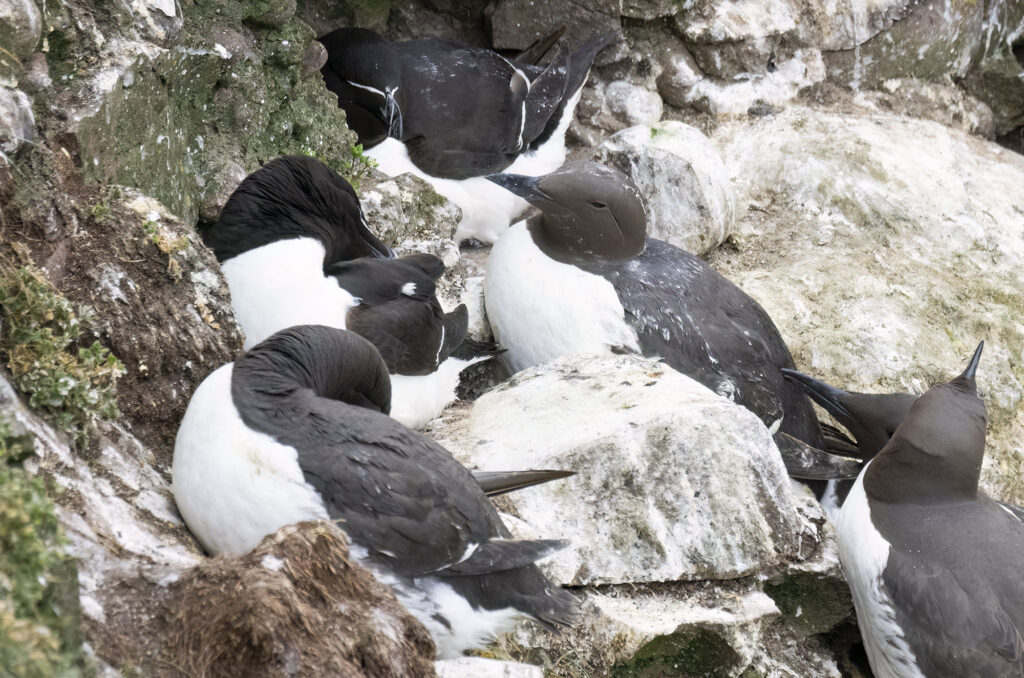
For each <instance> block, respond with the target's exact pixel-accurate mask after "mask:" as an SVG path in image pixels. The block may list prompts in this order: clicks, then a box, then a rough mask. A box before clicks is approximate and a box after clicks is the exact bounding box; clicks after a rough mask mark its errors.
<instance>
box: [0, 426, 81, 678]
mask: <svg viewBox="0 0 1024 678" xmlns="http://www.w3.org/2000/svg"><path fill="white" fill-rule="evenodd" d="M32 450H33V442H32V437H31V436H29V435H26V434H20V435H19V434H15V433H14V432H13V430H12V427H11V424H10V422H8V421H7V420H6V419H0V676H4V678H7V677H8V676H12V677H13V676H17V677H18V678H37V677H38V678H49V677H51V676H78V675H82V671H83V668H84V662H83V657H82V649H81V646H82V643H81V638H80V636H79V618H80V611H79V607H78V578H77V573H76V570H75V564H74V561H73V560H72V559H70V558H69V557H68V556H67V555H65V553H64V551H63V546H64V538H63V536H62V534H61V530H60V527H59V524H58V521H57V516H56V514H55V513H54V506H53V503H52V502H51V501H50V499H49V498H48V497H47V495H46V488H45V484H44V482H43V481H42V480H41V479H39V478H36V477H33V476H32V475H30V474H29V473H28V472H26V471H25V469H24V468H22V467H21V462H22V461H23V460H24V459H25V458H26V457H29V456H31V455H32Z"/></svg>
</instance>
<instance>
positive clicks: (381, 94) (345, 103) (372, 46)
mask: <svg viewBox="0 0 1024 678" xmlns="http://www.w3.org/2000/svg"><path fill="white" fill-rule="evenodd" d="M320 42H321V43H323V45H324V47H325V48H326V49H327V63H326V64H324V66H323V68H321V69H320V72H321V74H322V75H323V77H324V80H325V82H326V84H327V87H328V89H330V90H331V91H332V92H334V93H335V94H337V95H338V105H339V106H341V107H342V108H343V109H345V115H346V116H347V118H348V126H349V127H350V128H351V129H352V130H353V131H354V132H355V133H356V134H358V135H359V142H360V143H362V144H363V145H364V146H366V147H372V146H376V145H377V144H379V143H380V142H382V141H384V139H386V138H387V137H389V136H390V137H394V138H395V139H401V138H402V131H403V129H402V111H401V110H400V108H399V106H398V101H397V100H396V99H395V96H396V95H397V93H398V89H399V85H400V84H401V81H402V62H401V58H400V57H399V55H398V52H397V51H395V48H394V47H393V46H392V45H391V43H389V42H388V41H387V40H385V39H384V38H382V37H381V36H379V35H377V34H376V33H374V32H373V31H369V30H366V29H365V28H339V29H338V30H336V31H333V32H331V33H328V34H327V35H325V36H323V37H322V38H320Z"/></svg>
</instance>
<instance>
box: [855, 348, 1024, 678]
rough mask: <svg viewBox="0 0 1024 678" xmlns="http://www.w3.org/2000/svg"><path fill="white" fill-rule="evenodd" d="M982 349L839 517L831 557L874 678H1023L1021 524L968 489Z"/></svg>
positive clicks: (867, 472) (973, 473)
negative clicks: (845, 584) (835, 553)
mask: <svg viewBox="0 0 1024 678" xmlns="http://www.w3.org/2000/svg"><path fill="white" fill-rule="evenodd" d="M981 350H982V345H979V346H978V350H977V351H975V353H974V356H973V358H972V359H971V361H970V363H969V364H968V366H967V369H966V370H964V372H963V373H962V374H961V375H960V376H958V377H956V378H955V379H953V380H952V381H950V382H949V383H946V384H939V385H937V386H934V387H932V388H931V389H929V390H928V392H927V393H925V394H924V395H923V396H921V397H920V398H919V399H918V400H917V401H916V402H915V403H914V404H913V406H912V407H911V408H910V410H909V412H907V414H906V417H905V418H904V419H903V421H902V423H901V424H900V425H899V427H898V428H897V429H896V430H895V432H894V433H893V435H892V439H891V440H889V442H888V443H887V444H886V445H885V446H884V447H883V448H882V450H881V451H880V452H879V453H878V454H877V456H876V457H875V458H874V459H873V460H871V461H870V462H869V463H868V464H867V466H866V468H865V469H864V471H863V472H862V473H861V475H860V477H859V478H858V479H857V482H856V483H855V484H854V486H853V489H852V490H851V492H850V495H849V497H848V498H847V500H846V502H845V504H844V505H843V508H842V511H841V512H840V515H839V521H838V525H837V532H838V537H839V557H840V561H841V562H842V566H843V571H844V572H845V573H846V578H847V580H848V581H849V583H850V589H851V590H852V592H853V601H854V604H855V606H856V609H857V620H858V625H859V626H860V630H861V635H862V636H863V638H864V644H865V648H866V649H867V654H868V659H869V660H870V662H871V668H872V671H873V672H874V674H875V676H877V677H878V678H906V677H907V676H927V677H933V676H934V677H939V676H943V677H945V676H1024V584H1022V582H1021V571H1022V569H1024V522H1022V518H1021V515H1020V513H1018V512H1015V511H1013V510H1011V509H1010V508H1008V507H1006V506H1004V505H1002V504H1000V503H998V502H996V501H993V500H992V499H990V498H989V497H988V496H986V495H985V493H984V492H982V491H981V490H979V489H978V479H979V476H980V473H981V465H982V460H983V458H984V455H985V405H984V403H983V402H982V400H981V399H980V398H979V397H978V394H977V388H976V383H975V374H976V372H977V368H978V362H979V360H980V359H981Z"/></svg>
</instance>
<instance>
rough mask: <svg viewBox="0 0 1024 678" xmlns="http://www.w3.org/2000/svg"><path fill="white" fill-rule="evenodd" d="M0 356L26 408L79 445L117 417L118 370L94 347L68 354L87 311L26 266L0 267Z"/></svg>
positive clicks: (95, 344) (108, 355)
mask: <svg viewBox="0 0 1024 678" xmlns="http://www.w3.org/2000/svg"><path fill="white" fill-rule="evenodd" d="M0 311H2V321H3V327H2V330H3V332H2V334H0V354H2V355H3V357H4V358H5V359H6V361H7V367H8V368H9V369H10V371H11V376H12V380H13V383H14V386H15V387H16V388H17V389H18V390H20V391H21V392H22V393H25V394H27V395H28V397H29V405H30V406H31V407H33V408H34V409H39V410H42V411H43V412H45V413H47V414H48V415H50V417H52V418H53V420H54V422H55V424H56V425H57V426H58V427H59V428H61V429H63V430H65V431H67V432H68V433H71V434H72V435H74V436H75V438H76V439H77V440H78V441H79V442H80V443H81V442H84V441H85V440H86V439H87V437H88V431H89V428H90V427H91V425H92V423H93V422H94V421H95V420H96V419H97V418H100V417H102V418H106V419H111V418H114V417H116V416H118V414H119V412H118V410H117V395H116V384H117V379H118V377H120V376H121V375H122V374H124V365H122V364H121V361H119V360H118V359H117V358H116V357H115V356H113V355H111V353H110V352H109V351H108V350H107V349H105V348H103V346H102V345H101V344H100V343H99V342H93V344H92V345H91V346H88V347H85V348H79V349H78V351H77V352H73V351H72V350H71V345H72V344H73V343H74V342H75V341H77V340H78V339H79V338H80V337H81V336H82V331H83V325H88V324H89V322H90V321H91V319H92V311H91V310H90V309H88V308H87V307H84V306H79V307H77V308H76V307H75V306H74V305H72V303H71V302H70V301H68V299H67V298H65V297H64V296H63V295H61V294H60V293H59V292H58V291H57V290H56V289H54V288H53V286H52V285H51V284H50V283H49V281H47V280H46V278H45V277H43V275H42V273H40V272H39V271H38V270H37V269H35V268H33V267H31V266H14V265H11V264H9V263H0Z"/></svg>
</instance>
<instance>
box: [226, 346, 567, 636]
mask: <svg viewBox="0 0 1024 678" xmlns="http://www.w3.org/2000/svg"><path fill="white" fill-rule="evenodd" d="M231 390H232V398H233V400H234V403H235V407H236V408H237V410H238V412H239V415H240V416H241V418H242V420H243V422H244V423H245V424H246V425H247V426H249V427H250V428H253V429H255V430H258V431H261V432H263V433H266V434H267V435H269V436H271V437H272V438H274V439H275V440H276V441H278V442H280V443H282V444H285V445H289V446H292V447H294V448H295V449H296V450H297V451H298V463H299V466H300V467H301V469H302V473H303V475H304V476H305V478H306V481H307V482H308V483H309V484H310V485H312V486H313V487H314V488H315V489H316V490H317V492H318V493H319V494H320V496H321V498H322V500H323V502H324V506H325V507H326V509H327V512H328V514H329V515H330V517H331V518H332V519H335V520H338V521H339V523H340V525H341V526H342V527H343V529H344V530H345V531H346V533H347V534H348V535H349V537H350V538H351V539H352V541H353V542H354V543H355V544H358V545H360V546H362V547H364V548H366V549H367V550H368V552H369V557H370V559H371V560H372V561H374V562H376V563H378V564H379V565H381V566H383V567H386V568H387V569H388V570H390V571H392V572H394V573H396V574H398V575H400V576H402V577H407V578H412V577H420V576H428V575H432V576H437V577H443V578H444V579H445V582H446V583H448V584H450V585H451V586H452V588H453V589H454V590H455V591H457V592H458V593H459V594H460V595H462V596H463V597H465V598H466V599H467V600H468V601H469V602H470V603H471V604H472V605H473V606H474V607H477V608H483V609H487V610H495V609H503V608H506V607H510V606H511V607H514V608H516V609H518V610H520V611H522V612H524V613H525V614H528V615H531V616H533V617H535V618H536V619H538V620H539V621H541V622H543V623H545V624H547V625H556V624H566V623H570V622H571V621H572V620H573V619H574V617H575V615H576V610H577V602H576V600H575V599H574V598H573V597H572V596H571V595H569V594H568V593H566V592H564V591H562V590H560V589H558V588H556V587H554V586H552V585H551V584H550V582H548V581H547V580H546V579H545V577H544V576H543V575H542V574H541V572H540V570H539V569H537V567H536V566H535V565H533V564H532V561H533V560H534V559H536V558H539V557H543V555H545V554H547V553H549V552H550V551H551V550H553V549H555V548H557V547H559V546H560V545H561V544H560V543H559V542H555V541H549V540H537V541H531V540H526V541H520V540H511V535H510V534H509V532H508V530H507V529H506V528H505V526H504V525H503V524H502V522H501V519H500V518H499V517H498V513H497V511H496V510H495V509H494V507H493V506H491V504H490V502H489V501H488V500H487V498H486V496H485V494H484V492H483V490H482V489H481V488H480V486H479V485H478V484H477V482H476V481H475V480H474V479H473V476H472V475H471V474H470V472H469V471H467V470H466V469H465V468H463V467H462V465H460V464H459V463H458V462H457V461H455V459H454V458H453V457H452V456H451V454H449V453H448V451H447V450H445V449H444V448H442V447H441V446H440V445H438V444H436V443H434V442H433V441H431V440H429V439H428V438H426V437H424V436H422V435H419V434H418V433H415V432H414V431H411V430H409V429H407V428H405V427H404V426H402V425H401V424H399V423H397V422H395V421H394V420H392V419H390V418H388V417H386V416H384V415H382V414H380V413H378V412H376V411H373V410H371V409H368V408H364V407H353V406H351V405H349V404H347V403H350V402H358V401H359V400H363V401H366V402H369V403H371V404H372V405H374V406H375V408H376V409H380V410H381V411H384V412H386V411H387V409H388V408H387V400H388V396H389V393H390V386H389V380H388V375H387V370H386V369H385V366H384V364H383V361H382V359H381V358H380V356H379V354H378V353H377V351H376V349H374V348H373V346H372V345H370V344H369V343H368V342H367V341H365V340H363V339H362V338H360V337H358V336H357V335H355V334H353V333H351V332H346V331H343V330H336V329H332V328H327V327H322V326H301V327H294V328H290V329H289V330H286V331H284V332H279V333H277V334H276V335H274V336H273V337H271V338H270V339H268V340H266V341H265V342H263V343H261V344H259V345H258V346H256V347H255V348H253V349H252V350H251V351H249V352H248V353H247V354H246V355H244V356H243V357H242V358H240V359H239V360H238V361H237V362H236V363H235V366H234V373H233V377H232V384H231ZM473 545H476V546H475V549H474V548H473Z"/></svg>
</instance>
